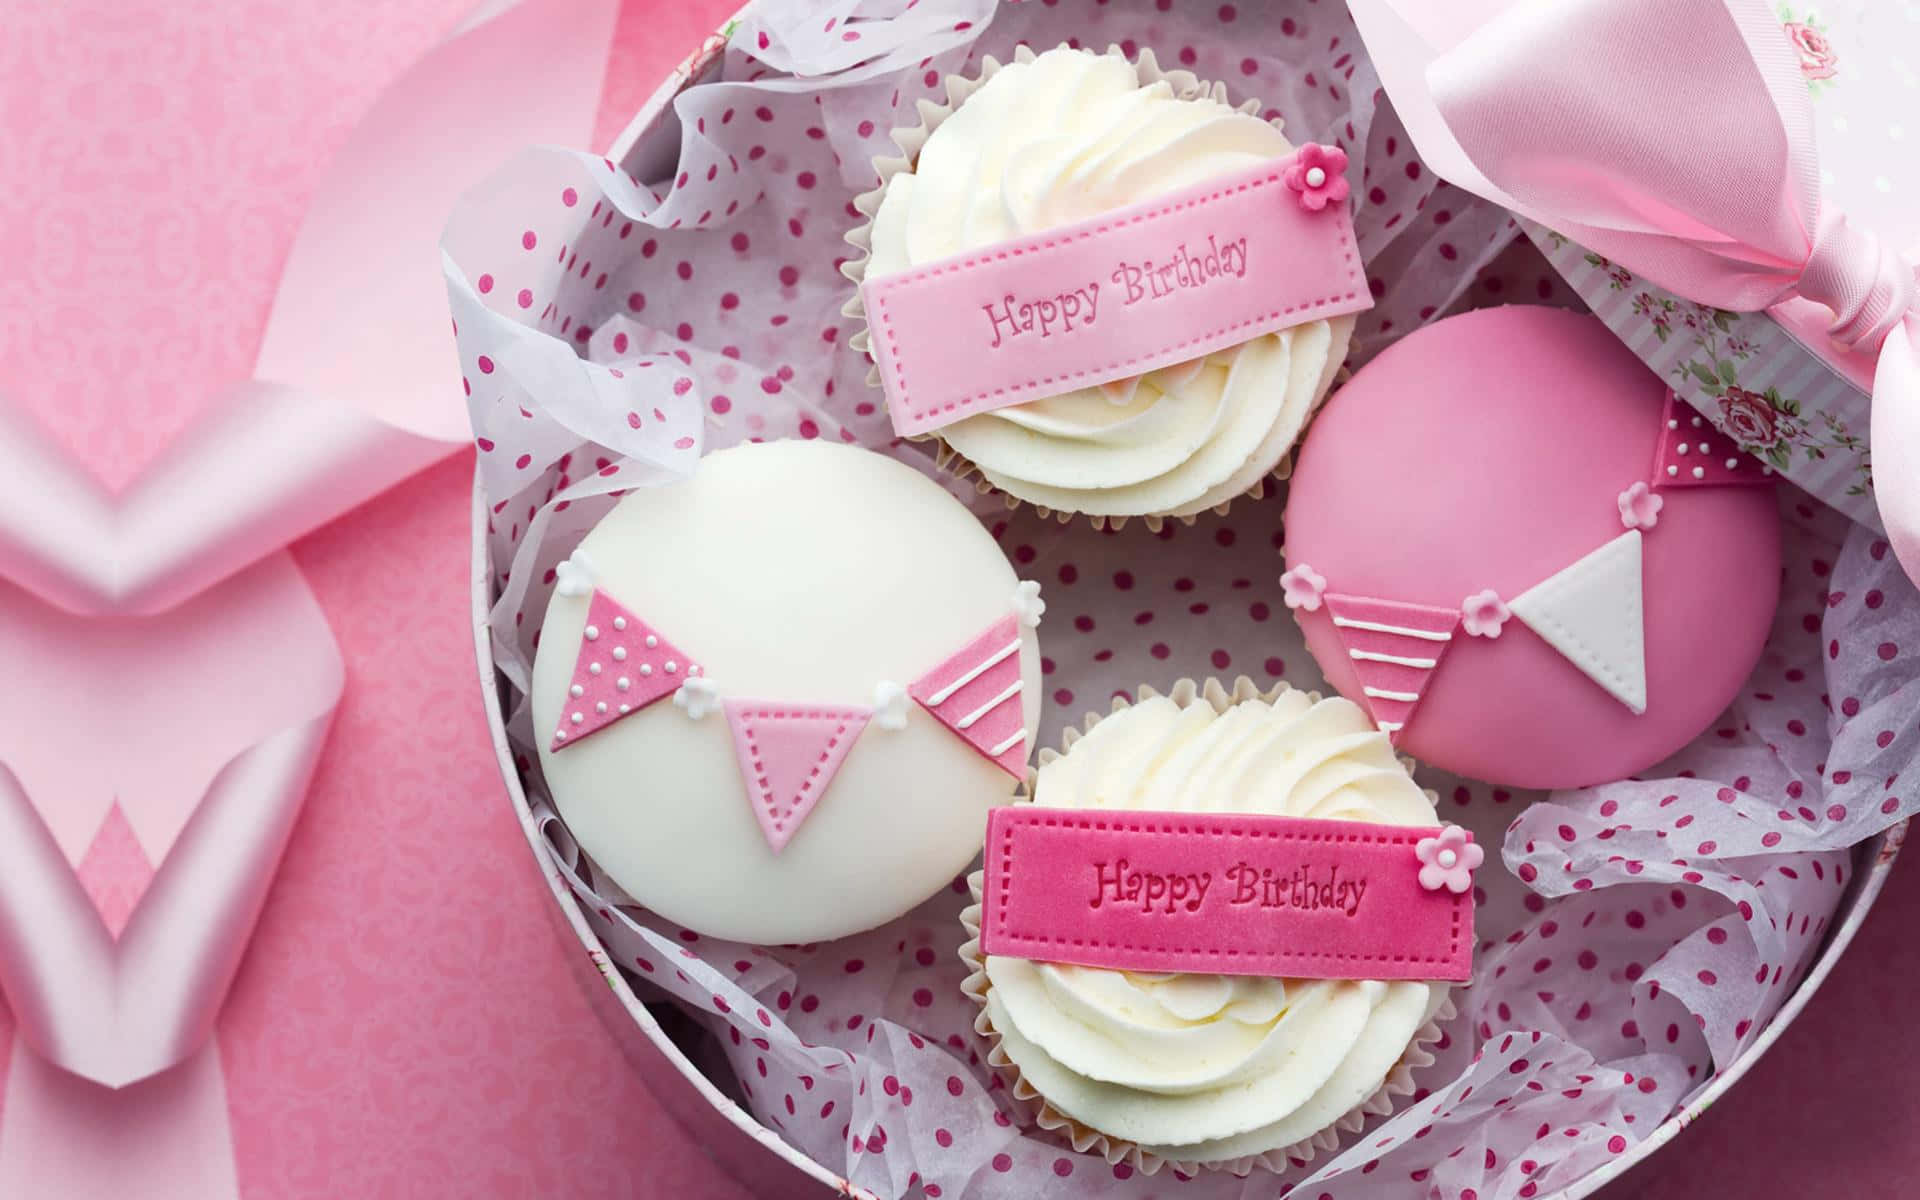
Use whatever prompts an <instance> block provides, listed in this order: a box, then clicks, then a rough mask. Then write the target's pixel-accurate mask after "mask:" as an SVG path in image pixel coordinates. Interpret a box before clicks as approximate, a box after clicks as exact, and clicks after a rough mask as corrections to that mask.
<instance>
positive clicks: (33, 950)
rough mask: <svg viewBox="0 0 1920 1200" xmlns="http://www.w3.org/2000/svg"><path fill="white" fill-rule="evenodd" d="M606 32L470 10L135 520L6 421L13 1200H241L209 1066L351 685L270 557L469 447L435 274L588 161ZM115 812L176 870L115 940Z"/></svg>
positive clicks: (515, 8) (2, 789) (316, 212)
mask: <svg viewBox="0 0 1920 1200" xmlns="http://www.w3.org/2000/svg"><path fill="white" fill-rule="evenodd" d="M617 8H618V5H617V3H615V0H525V2H524V3H519V4H513V3H507V4H490V5H486V6H483V8H482V10H481V11H480V12H478V13H476V14H475V16H474V17H473V18H472V19H470V20H469V21H468V22H467V23H466V24H465V25H463V26H462V27H461V28H460V29H458V30H456V31H455V32H454V34H453V35H452V36H451V37H449V39H448V40H447V41H445V42H443V43H442V44H441V45H440V46H438V47H436V48H435V49H434V50H433V51H432V52H431V53H429V54H428V55H427V56H426V57H425V58H424V59H423V60H422V61H421V62H419V63H418V64H416V65H415V66H414V67H413V68H412V69H411V70H410V71H409V72H408V73H407V74H406V75H405V76H403V77H402V78H401V79H400V80H399V81H398V82H396V83H395V84H394V85H393V86H392V87H391V88H390V89H388V91H387V92H386V93H384V94H383V95H382V96H381V97H380V98H379V99H378V101H377V102H376V103H375V105H374V107H373V109H372V111H371V112H370V113H369V114H368V116H367V117H366V118H365V120H364V121H363V122H362V123H361V125H360V126H359V127H358V128H357V129H356V130H355V131H354V132H353V134H352V136H351V137H350V138H349V139H348V141H347V143H346V145H345V146H344V147H343V148H342V149H341V150H340V152H339V154H338V155H337V157H336V161H335V164H334V167H333V170H332V172H331V173H330V175H329V177H328V179H327V180H326V181H325V182H324V183H323V184H322V186H321V188H320V189H319V192H318V193H317V195H316V196H315V198H314V200H313V201H312V203H311V206H310V208H309V211H308V214H307V219H306V222H305V224H304V226H303V228H302V229H301V231H300V234H299V237H298V238H297V239H296V241H295V243H294V245H293V247H292V250H291V251H290V253H289V256H288V261H287V264H286V266H285V268H284V271H283V274H282V277H281V281H280V285H279V289H278V292H277V294H276V297H275V300H274V307H273V312H272V315H271V317H270V319H269V321H268V325H267V329H266V332H265V334H264V335H263V340H262V345H261V349H260V354H259V357H258V360H257V363H256V368H255V378H254V379H252V380H249V381H246V382H244V383H241V384H238V385H236V386H235V387H234V388H233V389H232V390H231V391H230V393H229V394H228V395H227V396H226V397H225V399H224V402H222V403H219V404H217V405H215V406H214V408H213V409H212V411H211V412H210V413H209V414H208V416H207V417H205V418H204V419H203V420H201V421H200V422H199V424H197V425H196V426H195V427H193V428H192V429H190V430H189V431H188V432H187V433H186V434H185V435H184V436H183V437H181V438H180V439H179V440H178V441H177V442H175V443H174V444H173V445H172V446H170V447H168V449H167V451H166V452H165V453H164V454H163V455H162V457H161V458H160V460H159V461H158V462H156V463H155V464H153V465H152V466H151V467H150V468H149V469H148V470H147V471H146V472H144V473H143V475H142V476H141V477H140V478H139V479H138V480H136V481H135V483H134V484H133V485H132V486H131V487H129V488H128V489H126V490H125V491H124V492H122V493H121V494H119V495H117V496H115V495H110V494H108V493H107V492H105V491H104V490H103V489H102V488H101V487H100V486H99V485H98V484H97V483H96V481H95V480H93V479H92V478H91V477H90V476H89V475H88V474H87V473H86V472H85V471H84V470H83V469H81V468H79V467H78V466H77V465H75V464H74V463H73V462H72V461H71V460H70V459H69V458H68V457H67V455H66V454H65V453H64V451H63V450H62V449H60V448H59V447H57V446H54V445H53V444H51V442H50V441H49V440H48V439H47V438H45V437H44V436H43V435H42V434H40V433H39V432H38V431H37V430H36V429H34V428H33V426H32V423H31V422H30V421H21V420H19V419H18V417H17V415H16V414H15V413H14V412H13V411H11V410H9V409H7V408H6V407H5V406H4V405H0V576H4V577H5V579H6V580H8V581H11V584H14V585H18V586H17V587H16V586H11V585H10V584H9V583H0V653H6V654H7V655H8V659H7V661H8V663H9V681H10V687H9V688H8V689H5V690H4V691H0V990H4V992H5V996H6V1000H7V1003H8V1006H9V1007H10V1008H11V1009H12V1012H13V1015H14V1018H15V1021H16V1023H17V1029H18V1033H19V1038H18V1040H17V1042H16V1045H15V1052H14V1065H13V1069H12V1070H11V1071H10V1072H9V1076H8V1085H7V1097H6V1104H5V1109H4V1115H5V1120H4V1123H0V1193H4V1194H7V1195H14V1194H18V1195H41V1194H56V1193H57V1194H60V1195H67V1196H91V1195H114V1194H140V1195H147V1196H175V1195H177V1196H183V1197H184V1196H193V1197H195V1198H196V1200H210V1198H212V1197H217V1196H219V1195H232V1194H234V1186H235V1185H234V1182H233V1167H232V1161H231V1153H232V1149H231V1141H230V1138H229V1136H228V1132H227V1128H226V1106H225V1103H224V1095H223V1087H224V1084H223V1081H222V1079H221V1074H220V1069H219V1064H218V1057H217V1052H216V1051H215V1050H214V1049H213V1048H212V1047H211V1046H210V1044H209V1041H210V1037H211V1034H212V1032H213V1028H214V1023H215V1019H216V1017H217V1015H218V1013H219V1010H220V1005H221V1001H222V1000H223V999H224V997H225V994H226V991H227V988H228V985H229V984H230V982H231V980H232V978H233V975H234V972H235V970H236V969H237V967H238V964H239V962H240V960H241V957H242V955H243V953H244V951H245V948H246V945H247V941H248V938H249V936H250V934H251V932H252V928H253V925H254V921H255V918H256V917H257V916H258V913H259V911H260V907H261V905H262V903H263V902H264V899H265V897H266V894H267V892H268V889H269V887H270V885H271V881H272V878H273V875H274V872H275V869H276V868H277V866H278V863H279V859H280V854H281V851H282V849H283V848H284V846H285V844H286V841H287V838H288V836H289V833H290V832H291V830H292V828H293V825H294V821H295V818H296V817H297V815H298V813H299V810H300V806H301V803H302V801H303V800H304V797H305V793H306V788H307V782H308V779H309V777H310V775H311V773H312V770H313V767H314V764H315V761H316V760H317V758H318V756H319V753H320V750H321V747H322V745H323V743H324V741H325V737H326V731H327V728H328V725H329V722H330V720H331V717H332V713H333V710H334V707H335V705H336V704H337V703H338V700H339V696H340V693H341V688H342V686H343V676H342V671H341V664H340V661H339V656H338V650H337V648H336V647H335V645H334V643H333V639H332V637H331V634H330V633H329V631H328V629H327V626H326V622H325V619H324V617H323V616H322V615H321V614H320V611H319V609H318V606H317V605H316V604H315V603H314V600H313V596H312V594H311V592H310V591H309V589H308V588H307V585H306V582H305V580H304V579H303V578H302V577H301V575H300V573H299V571H298V569H297V568H296V567H295V566H294V565H293V563H292V561H291V559H290V558H288V557H287V556H286V555H284V554H281V553H278V552H279V551H280V550H281V548H282V547H283V546H285V545H286V544H287V543H288V542H289V541H291V540H293V539H294V538H297V537H299V536H301V535H302V534H305V533H307V532H308V531H310V530H312V529H314V528H316V527H318V526H319V525H321V524H324V523H325V522H327V521H330V520H332V519H333V518H335V517H337V516H339V515H341V514H343V513H345V512H347V511H349V510H351V509H353V508H355V507H357V506H358V505H360V504H361V503H363V502H365V501H366V500H368V499H370V498H371V497H373V496H375V495H377V494H378V493H380V492H382V491H384V490H386V489H387V488H389V487H391V486H393V485H394V484H396V483H398V482H400V481H401V480H402V479H405V478H407V477H408V476H410V475H412V474H414V473H415V472H417V471H418V470H420V469H421V468H423V467H426V466H428V465H429V464H431V463H433V462H436V461H439V460H440V459H442V458H445V457H446V456H447V455H449V454H451V453H454V452H455V451H457V450H458V449H459V448H460V447H461V446H462V445H463V444H464V443H465V442H466V441H467V438H468V433H467V421H466V415H465V409H464V405H463V404H462V402H461V400H462V398H461V395H460V391H459V385H458V380H459V367H458V362H457V359H456V356H455V349H454V343H453V339H452V337H451V335H450V334H449V333H448V330H447V324H446V316H445V311H446V310H445V298H444V294H443V292H442V283H441V278H440V273H439V264H438V262H437V259H436V256H435V255H434V254H433V251H432V247H433V245H434V243H435V240H436V239H437V237H438V235H439V233H440V229H441V226H442V224H443V223H444V221H445V218H446V214H447V212H448V211H449V210H450V209H451V207H452V205H453V202H454V200H455V199H456V198H457V197H458V196H459V195H460V193H461V192H462V191H464V190H465V189H466V188H467V187H469V186H471V185H472V184H473V183H474V182H475V181H476V180H477V178H478V177H479V176H480V175H481V174H482V173H483V172H485V171H487V170H489V169H491V168H492V166H493V164H495V163H497V162H498V161H500V160H502V159H504V158H506V157H507V156H508V154H509V153H510V152H511V151H513V150H515V149H517V148H519V147H520V146H522V145H524V144H526V143H529V142H541V141H553V140H559V141H564V142H580V141H584V140H585V139H586V138H587V137H588V136H589V133H590V130H591V126H592V121H593V119H594V116H595V110H596V107H597V104H598V101H599V95H600V84H601V78H602V75H603V73H604V70H605V67H606V63H607V59H608V53H609V47H610V45H611V41H612V35H613V25H614V17H615V15H616V12H617ZM373 197H377V198H378V199H377V200H374V199H370V198H373ZM462 675H463V677H464V672H463V673H462ZM116 803H119V804H121V805H122V806H123V811H125V812H127V813H128V814H129V816H130V819H131V824H132V825H133V827H134V829H135V832H136V834H137V837H138V841H139V843H140V845H141V847H142V850H143V852H144V853H145V854H146V855H147V856H148V857H149V858H150V859H153V860H158V862H159V866H158V869H157V870H156V871H154V873H153V875H152V877H151V881H150V882H148V883H147V884H146V887H145V890H144V892H143V894H141V895H140V896H139V898H138V900H137V902H136V903H135V905H134V906H133V909H132V912H131V914H130V915H129V916H128V918H127V922H126V925H125V927H124V928H123V929H121V930H120V931H119V934H118V936H115V934H114V933H113V932H112V931H110V929H109V927H108V926H107V925H106V924H105V923H103V922H102V920H101V919H100V915H99V914H98V912H96V910H95V907H94V905H93V903H92V901H91V900H90V898H89V897H88V895H87V893H86V891H85V889H83V888H82V886H81V885H80V882H79V881H78V879H77V878H76V877H75V875H74V872H73V870H72V867H71V866H70V864H71V863H72V862H73V861H74V860H76V859H78V858H79V857H80V856H81V854H82V852H83V851H84V850H85V848H86V846H87V844H88V839H89V838H91V837H92V836H93V834H94V832H95V831H96V830H98V829H99V828H100V824H101V820H102V819H103V818H104V817H105V816H106V814H107V812H108V811H109V810H110V809H111V808H112V806H113V805H114V804H116ZM28 1048H30V1049H31V1052H32V1053H31V1054H29V1053H28ZM23 1062H24V1063H25V1064H26V1065H24V1066H23V1065H22V1064H23ZM54 1068H57V1069H54ZM109 1089H114V1090H109ZM21 1130H30V1131H32V1136H30V1137H29V1136H23V1135H21V1134H20V1133H19V1132H18V1131H21Z"/></svg>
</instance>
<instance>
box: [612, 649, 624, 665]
mask: <svg viewBox="0 0 1920 1200" xmlns="http://www.w3.org/2000/svg"><path fill="white" fill-rule="evenodd" d="M613 661H615V662H625V661H627V648H626V647H625V646H615V647H614V648H613Z"/></svg>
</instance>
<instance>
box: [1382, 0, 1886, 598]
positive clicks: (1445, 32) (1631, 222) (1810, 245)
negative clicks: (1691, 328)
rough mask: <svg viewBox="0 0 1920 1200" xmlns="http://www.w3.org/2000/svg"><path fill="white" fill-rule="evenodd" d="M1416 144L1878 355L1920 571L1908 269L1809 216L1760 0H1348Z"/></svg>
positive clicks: (1778, 37)
mask: <svg viewBox="0 0 1920 1200" xmlns="http://www.w3.org/2000/svg"><path fill="white" fill-rule="evenodd" d="M1350 7H1351V9H1352V11H1353V15H1354V19H1355V22H1356V23H1357V24H1358V25H1359V28H1360V32H1361V35H1362V37H1363V38H1364V39H1365V41H1366V44H1367V49H1368V51H1369V52H1370V54H1371V55H1372V57H1373V60H1374V66H1375V68H1376V69H1377V70H1378V71H1379V74H1380V78H1381V81H1382V82H1383V84H1384V85H1385V87H1386V90H1387V93H1388V95H1389V96H1390V97H1391V98H1392V100H1393V102H1394V106H1395V107H1396V108H1397V109H1398V110H1399V112H1400V115H1401V117H1402V118H1403V119H1404V120H1405V122H1406V126H1407V130H1408V132H1409V133H1410V134H1411V135H1412V137H1413V140H1414V143H1415V145H1416V146H1417V148H1418V149H1419V151H1420V155H1421V157H1422V158H1423V159H1424V160H1425V161H1426V162H1427V164H1428V165H1429V166H1430V167H1432V168H1433V169H1434V170H1435V171H1437V172H1439V174H1440V175H1441V176H1442V177H1443V178H1445V179H1447V180H1448V181H1450V182H1452V183H1454V184H1457V185H1459V186H1461V187H1464V188H1466V189H1468V190H1469V191H1472V192H1475V193H1477V194H1479V195H1481V196H1485V197H1486V198H1488V199H1490V200H1493V201H1495V202H1497V203H1499V204H1502V205H1504V206H1506V207H1507V208H1510V209H1512V210H1513V211H1514V212H1516V213H1519V214H1521V215H1522V216H1525V217H1528V218H1530V219H1532V220H1535V221H1538V222H1540V223H1541V224H1544V225H1547V226H1549V227H1551V228H1552V229H1555V230H1557V231H1559V232H1561V233H1564V234H1565V235H1567V236H1568V237H1570V238H1572V239H1573V240H1574V241H1576V242H1578V243H1580V244H1581V245H1583V246H1585V247H1587V248H1588V249H1589V250H1592V251H1595V252H1596V253H1599V254H1602V255H1605V256H1606V257H1607V258H1610V259H1612V260H1614V261H1616V262H1618V263H1620V264H1621V265H1623V266H1625V267H1627V268H1629V269H1630V270H1632V271H1634V272H1635V273H1637V274H1640V275H1642V276H1644V277H1646V278H1647V279H1649V280H1652V281H1653V282H1655V283H1658V284H1660V285H1661V286H1662V287H1665V288H1667V289H1669V290H1671V291H1674V292H1677V293H1679V294H1680V295H1682V296H1685V297H1687V298H1688V299H1690V300H1694V301H1697V302H1699V303H1702V304H1711V305H1714V306H1717V307H1720V308H1726V309H1731V310H1736V311H1755V310H1760V309H1766V308H1770V307H1772V306H1774V305H1776V304H1779V303H1781V302H1783V301H1788V300H1792V299H1795V298H1796V297H1799V298H1805V299H1808V300H1812V301H1816V302H1818V303H1820V304H1822V305H1825V306H1826V307H1827V308H1829V309H1831V310H1832V312H1833V323H1832V325H1831V327H1830V328H1829V331H1828V333H1829V336H1830V337H1831V338H1832V339H1833V341H1834V342H1835V343H1836V345H1837V346H1839V347H1840V348H1842V349H1845V350H1850V351H1860V352H1864V353H1875V352H1877V354H1878V361H1877V366H1876V370H1875V373H1874V382H1873V419H1872V422H1871V429H1870V435H1871V439H1872V445H1873V458H1874V486H1875V499H1876V501H1877V503H1878V505H1879V508H1880V516H1881V519H1882V521H1883V523H1884V524H1885V526H1886V530H1887V536H1888V539H1889V540H1890V541H1891V542H1892V544H1893V549H1894V553H1895V554H1896V555H1898V556H1899V559H1900V563H1901V565H1902V566H1903V567H1904V568H1905V570H1906V572H1907V575H1908V576H1909V577H1910V578H1913V579H1916V580H1920V308H1916V287H1915V268H1914V265H1913V264H1912V263H1909V262H1907V261H1905V260H1903V259H1902V258H1901V257H1899V256H1898V255H1896V254H1894V253H1892V252H1891V251H1890V250H1889V249H1888V248H1887V247H1885V246H1884V245H1882V244H1881V243H1880V242H1879V240H1878V239H1876V238H1875V237H1874V236H1873V235H1872V234H1871V233H1870V232H1868V231H1866V230H1863V229H1859V228H1856V227H1854V226H1851V225H1849V224H1848V223H1847V219H1846V217H1845V216H1843V215H1842V214H1840V213H1838V212H1835V211H1833V210H1831V209H1823V207H1822V204H1821V197H1820V183H1819V180H1820V171H1819V164H1818V161H1817V158H1816V155H1815V151H1814V137H1813V118H1812V112H1811V104H1810V102H1809V97H1808V93H1807V88H1806V83H1805V80H1804V79H1803V78H1802V76H1801V73H1800V66H1799V59H1798V55H1797V53H1796V52H1795V50H1794V48H1793V46H1792V44H1791V43H1790V42H1789V40H1788V38H1787V36H1786V34H1785V32H1784V30H1783V29H1782V27H1781V23H1780V20H1779V18H1778V17H1777V16H1776V15H1775V14H1774V13H1773V11H1772V7H1771V6H1770V5H1769V4H1766V3H1763V2H1762V0H1525V2H1524V3H1519V2H1513V0H1474V3H1471V4H1462V5H1459V6H1456V5H1451V4H1449V5H1428V4H1425V3H1414V2H1413V0H1350Z"/></svg>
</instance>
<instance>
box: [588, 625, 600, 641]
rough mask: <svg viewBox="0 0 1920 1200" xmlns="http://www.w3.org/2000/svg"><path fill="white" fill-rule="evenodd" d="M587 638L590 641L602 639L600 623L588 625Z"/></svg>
mask: <svg viewBox="0 0 1920 1200" xmlns="http://www.w3.org/2000/svg"><path fill="white" fill-rule="evenodd" d="M587 640H588V641H590V642H597V641H599V640H600V627H599V626H598V625H589V626H587Z"/></svg>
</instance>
